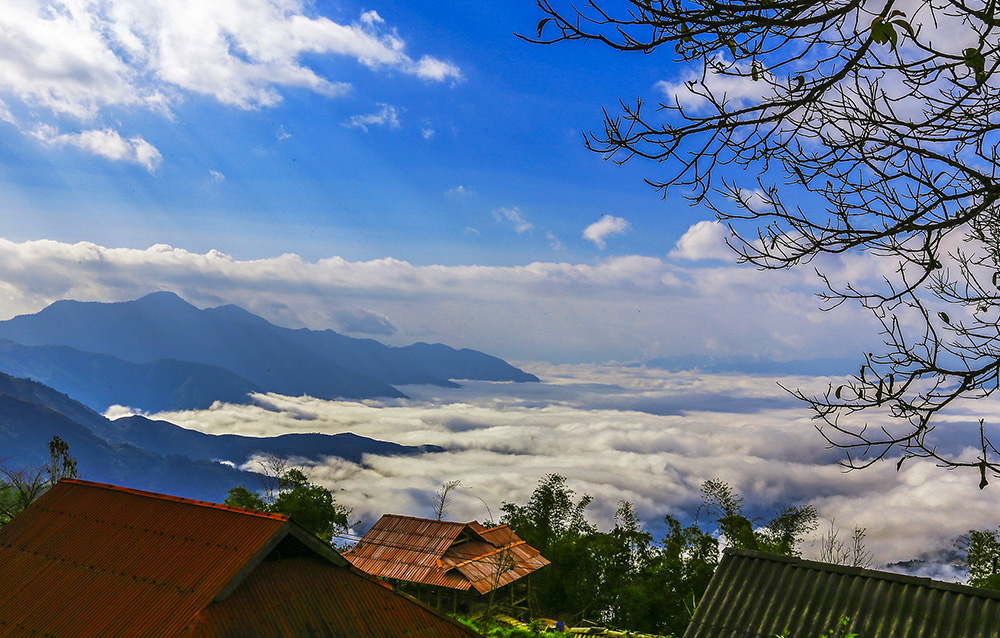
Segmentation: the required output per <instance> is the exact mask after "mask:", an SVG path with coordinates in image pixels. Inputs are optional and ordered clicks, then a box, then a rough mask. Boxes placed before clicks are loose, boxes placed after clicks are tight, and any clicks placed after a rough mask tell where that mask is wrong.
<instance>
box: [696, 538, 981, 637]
mask: <svg viewBox="0 0 1000 638" xmlns="http://www.w3.org/2000/svg"><path fill="white" fill-rule="evenodd" d="M842 616H849V617H850V619H851V620H850V623H849V625H848V630H849V631H850V632H855V633H857V634H858V636H859V638H904V637H905V638H1000V592H996V591H990V590H985V589H977V588H975V587H969V586H966V585H959V584H956V583H945V582H940V581H936V580H931V579H930V578H919V577H916V576H905V575H902V574H893V573H890V572H881V571H876V570H873V569H860V568H857V567H844V566H841V565H830V564H828V563H820V562H816V561H811V560H803V559H801V558H790V557H787V556H776V555H773V554H765V553H762V552H751V551H747V550H741V549H727V550H726V551H725V554H724V555H723V558H722V562H721V563H720V564H719V567H718V569H717V570H716V572H715V575H714V576H713V577H712V581H711V583H710V584H709V586H708V589H707V590H706V592H705V595H704V597H703V598H702V600H701V601H700V602H699V604H698V608H697V610H696V611H695V614H694V617H693V618H692V619H691V624H690V625H689V626H688V628H687V631H685V632H684V638H774V637H775V636H776V635H777V634H780V633H782V632H783V631H785V630H787V631H788V636H790V637H791V638H818V637H819V636H820V634H826V632H828V631H829V630H830V629H833V628H834V627H836V626H837V622H838V620H839V619H840V618H841V617H842Z"/></svg>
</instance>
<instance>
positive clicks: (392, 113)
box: [344, 102, 400, 133]
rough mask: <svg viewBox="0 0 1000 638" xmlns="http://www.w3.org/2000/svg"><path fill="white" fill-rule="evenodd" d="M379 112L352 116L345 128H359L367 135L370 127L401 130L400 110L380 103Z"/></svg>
mask: <svg viewBox="0 0 1000 638" xmlns="http://www.w3.org/2000/svg"><path fill="white" fill-rule="evenodd" d="M377 106H378V110H377V111H375V112H374V113H366V114H362V115H352V116H351V118H350V119H349V120H347V121H346V122H344V126H346V127H347V128H359V129H361V130H362V131H364V132H365V133H367V132H368V127H369V126H385V127H386V128H399V127H400V124H399V109H398V108H396V107H395V106H392V105H391V104H384V103H382V102H379V103H378V104H377Z"/></svg>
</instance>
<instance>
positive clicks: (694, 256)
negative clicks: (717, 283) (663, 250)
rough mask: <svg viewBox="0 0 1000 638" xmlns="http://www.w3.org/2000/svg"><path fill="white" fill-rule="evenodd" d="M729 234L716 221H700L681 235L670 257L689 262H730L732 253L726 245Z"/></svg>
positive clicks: (727, 230)
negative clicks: (715, 260) (713, 260)
mask: <svg viewBox="0 0 1000 638" xmlns="http://www.w3.org/2000/svg"><path fill="white" fill-rule="evenodd" d="M729 234H730V233H729V229H728V228H726V226H725V225H723V224H721V223H719V222H717V221H712V220H705V221H700V222H698V223H697V224H694V225H693V226H691V227H690V228H688V229H687V232H685V233H684V234H683V235H681V238H680V239H678V240H677V244H676V245H675V246H674V249H673V250H671V251H670V256H671V257H676V258H679V259H690V260H698V259H723V260H732V257H733V252H732V250H731V249H730V248H729V246H727V245H726V237H728V236H729Z"/></svg>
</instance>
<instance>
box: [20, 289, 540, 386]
mask: <svg viewBox="0 0 1000 638" xmlns="http://www.w3.org/2000/svg"><path fill="white" fill-rule="evenodd" d="M0 339H8V340H11V341H14V342H17V343H20V344H23V345H29V346H41V345H62V346H68V347H71V348H74V349H77V350H82V351H86V352H92V353H101V354H107V355H112V356H114V357H118V358H120V359H124V360H126V361H130V362H133V363H152V362H156V361H159V360H164V359H173V360H178V361H189V362H195V363H200V364H204V365H209V366H216V367H220V368H225V369H227V370H229V371H231V372H233V373H235V374H236V375H238V376H240V377H243V378H244V379H246V380H248V381H250V382H251V383H253V384H255V385H256V386H258V387H260V388H261V389H263V390H265V391H273V392H279V393H281V394H288V395H293V396H294V395H301V394H308V395H311V396H315V397H319V398H334V397H346V398H367V397H402V396H403V394H402V393H401V392H399V391H398V390H397V389H396V388H394V387H392V384H409V383H425V384H426V383H430V384H437V385H443V386H449V385H453V384H452V382H451V381H449V379H452V378H466V379H480V380H489V381H537V380H538V378H537V377H535V376H534V375H531V374H527V373H525V372H523V371H521V370H519V369H517V368H515V367H514V366H511V365H510V364H508V363H506V362H505V361H503V360H502V359H498V358H496V357H492V356H490V355H487V354H484V353H481V352H475V351H472V350H455V349H454V348H450V347H448V346H444V345H441V344H435V345H429V344H415V345H412V346H407V347H405V348H393V347H390V346H386V345H384V344H381V343H379V342H377V341H374V340H371V339H353V338H351V337H346V336H344V335H340V334H338V333H336V332H333V331H331V330H323V331H316V330H306V329H299V330H293V329H290V328H282V327H279V326H275V325H273V324H271V323H269V322H268V321H265V320H264V319H262V318H260V317H258V316H256V315H254V314H252V313H250V312H247V311H246V310H243V309H242V308H238V307H236V306H221V307H218V308H210V309H206V310H199V309H198V308H195V307H194V306H192V305H191V304H189V303H187V302H186V301H184V300H183V299H181V298H180V297H178V296H177V295H175V294H173V293H169V292H160V293H154V294H151V295H147V296H145V297H143V298H142V299H138V300H136V301H130V302H124V303H94V302H78V301H58V302H56V303H54V304H52V305H51V306H49V307H48V308H45V309H44V310H42V311H40V312H38V313H36V314H33V315H22V316H19V317H15V318H13V319H10V320H8V321H3V322H0ZM115 402H117V403H123V402H122V401H115Z"/></svg>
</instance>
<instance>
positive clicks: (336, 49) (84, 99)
mask: <svg viewBox="0 0 1000 638" xmlns="http://www.w3.org/2000/svg"><path fill="white" fill-rule="evenodd" d="M0 32H2V33H4V46H3V47H2V48H0V94H2V95H3V96H4V99H8V98H9V99H12V100H15V101H16V102H17V103H18V104H19V105H21V106H22V107H24V108H25V111H26V112H28V113H32V114H34V115H33V116H32V117H44V115H38V113H39V112H44V111H48V112H49V113H52V114H56V115H58V116H66V117H71V118H77V119H80V120H82V121H90V120H93V119H95V118H97V117H98V116H99V115H103V114H107V113H109V112H110V111H109V109H119V108H122V107H127V108H140V109H146V110H150V111H154V112H159V113H163V114H168V115H169V114H170V112H171V110H172V109H173V106H174V105H175V104H177V103H178V102H179V101H181V100H182V99H184V97H185V96H186V95H187V94H195V95H202V96H207V97H209V98H211V99H214V100H216V101H218V102H220V103H222V104H226V105H230V106H234V107H237V108H241V109H257V108H263V107H269V106H273V105H275V104H277V103H279V102H280V101H281V100H282V94H281V91H282V90H283V89H285V88H297V89H304V90H308V91H313V92H315V93H318V94H321V95H325V96H329V97H337V96H339V95H342V94H344V93H345V92H346V91H348V90H349V89H350V85H349V84H348V83H347V82H344V81H341V80H338V79H336V78H334V77H327V76H325V75H323V74H321V73H320V72H318V71H317V70H316V68H315V67H314V65H311V64H310V63H309V62H308V61H307V60H316V59H319V58H326V59H330V58H333V59H336V58H345V59H348V60H352V61H354V62H356V63H359V64H362V65H364V66H366V67H369V68H371V69H373V70H376V71H377V70H380V69H388V70H392V71H396V72H401V73H405V74H410V75H413V76H415V77H419V78H422V79H425V80H427V81H432V82H440V81H444V80H448V79H451V80H458V79H460V78H461V70H460V69H459V68H458V67H457V66H455V65H454V64H452V63H451V62H447V61H445V60H442V59H439V58H436V57H433V56H430V55H421V56H420V57H419V58H416V59H414V58H413V57H411V56H410V55H409V54H408V53H407V51H406V43H405V42H404V41H403V40H402V39H401V38H400V36H399V35H398V34H397V32H396V30H395V29H393V28H391V27H390V26H388V25H386V24H385V20H384V19H382V17H381V16H379V15H378V13H377V12H375V11H366V12H364V13H362V14H361V16H360V17H359V19H358V20H357V21H356V22H353V23H338V22H335V21H333V20H331V19H329V18H327V17H324V16H322V15H317V14H315V13H314V11H313V10H312V9H311V5H309V4H308V3H305V2H302V1H301V0H288V1H284V0H249V1H247V0H215V1H213V2H210V3H205V2H201V1H199V0H108V1H107V2H91V1H85V2H77V3H69V4H55V5H53V4H50V3H46V2H42V1H41V0H25V1H24V2H18V3H14V4H13V5H11V6H9V7H5V8H4V11H3V12H0ZM324 68H329V67H328V66H324ZM8 115H9V111H8ZM3 119H8V121H10V120H12V119H13V118H12V117H10V118H3ZM135 152H139V151H135Z"/></svg>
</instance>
